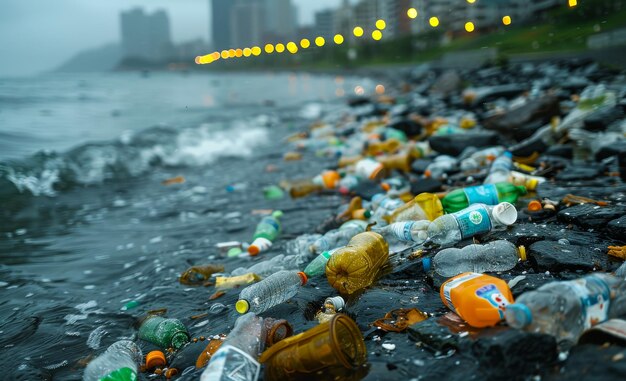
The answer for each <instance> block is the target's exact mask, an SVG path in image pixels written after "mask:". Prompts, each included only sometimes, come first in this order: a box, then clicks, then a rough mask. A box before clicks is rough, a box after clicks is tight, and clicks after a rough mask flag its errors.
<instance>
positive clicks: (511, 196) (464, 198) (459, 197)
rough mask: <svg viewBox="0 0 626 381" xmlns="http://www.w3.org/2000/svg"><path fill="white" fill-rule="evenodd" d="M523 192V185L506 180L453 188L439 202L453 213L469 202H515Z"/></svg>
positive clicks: (489, 203)
mask: <svg viewBox="0 0 626 381" xmlns="http://www.w3.org/2000/svg"><path fill="white" fill-rule="evenodd" d="M525 194H526V188H525V187H523V186H515V185H513V184H511V183H508V182H502V183H496V184H485V185H478V186H474V187H466V188H461V189H456V190H453V191H452V192H449V193H448V194H447V195H446V196H445V197H444V198H443V199H441V204H442V205H443V209H444V210H445V211H446V213H454V212H458V211H459V210H463V209H465V208H467V207H468V206H470V205H471V204H478V203H480V204H485V205H497V204H499V203H501V202H508V203H511V204H515V203H516V202H517V199H518V197H519V196H522V195H525Z"/></svg>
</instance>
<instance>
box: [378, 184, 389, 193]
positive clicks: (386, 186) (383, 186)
mask: <svg viewBox="0 0 626 381" xmlns="http://www.w3.org/2000/svg"><path fill="white" fill-rule="evenodd" d="M380 187H381V188H383V190H384V191H385V192H389V189H391V186H390V185H389V184H387V183H382V184H380Z"/></svg>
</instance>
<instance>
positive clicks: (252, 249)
mask: <svg viewBox="0 0 626 381" xmlns="http://www.w3.org/2000/svg"><path fill="white" fill-rule="evenodd" d="M260 251H261V250H260V249H259V247H258V246H257V245H250V246H248V254H250V255H252V256H255V255H258V254H259V252H260Z"/></svg>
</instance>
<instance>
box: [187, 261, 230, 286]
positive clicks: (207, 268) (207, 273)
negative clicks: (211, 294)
mask: <svg viewBox="0 0 626 381" xmlns="http://www.w3.org/2000/svg"><path fill="white" fill-rule="evenodd" d="M222 271H224V266H221V265H201V266H192V267H190V268H188V269H187V270H185V272H184V273H182V274H181V276H180V278H179V279H178V281H179V282H180V283H182V284H186V285H201V284H202V283H204V282H206V281H208V280H209V279H210V278H211V275H213V274H215V273H220V272H222Z"/></svg>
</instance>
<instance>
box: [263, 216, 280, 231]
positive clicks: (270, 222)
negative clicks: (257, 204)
mask: <svg viewBox="0 0 626 381" xmlns="http://www.w3.org/2000/svg"><path fill="white" fill-rule="evenodd" d="M261 224H267V225H270V226H271V227H273V228H274V229H275V230H276V231H279V230H280V225H279V224H278V221H276V219H274V218H273V217H265V218H264V219H263V220H261V223H260V224H259V225H261Z"/></svg>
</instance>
